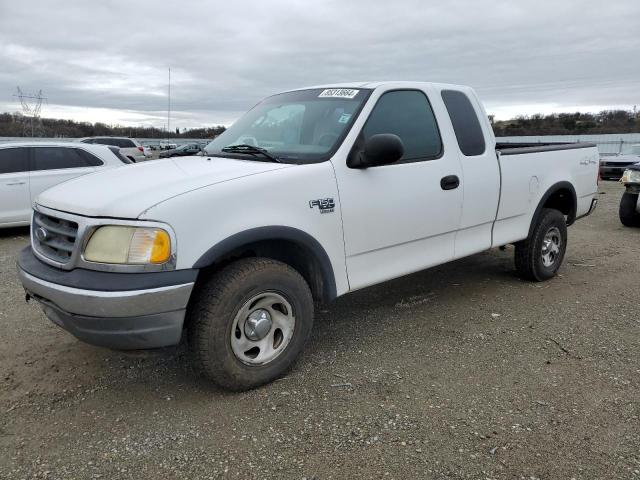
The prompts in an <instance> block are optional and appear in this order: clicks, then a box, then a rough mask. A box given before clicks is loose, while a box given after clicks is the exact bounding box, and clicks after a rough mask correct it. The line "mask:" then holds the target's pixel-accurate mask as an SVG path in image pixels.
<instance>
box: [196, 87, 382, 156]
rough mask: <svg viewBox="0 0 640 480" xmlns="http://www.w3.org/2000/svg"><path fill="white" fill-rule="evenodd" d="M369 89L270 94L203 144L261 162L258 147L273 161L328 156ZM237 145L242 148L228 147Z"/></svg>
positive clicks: (209, 152)
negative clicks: (274, 159) (271, 157)
mask: <svg viewBox="0 0 640 480" xmlns="http://www.w3.org/2000/svg"><path fill="white" fill-rule="evenodd" d="M370 93H371V90H369V89H363V88H357V89H355V88H318V89H309V90H298V91H294V92H287V93H281V94H278V95H274V96H272V97H269V98H267V99H265V100H263V101H262V102H260V103H259V104H258V105H256V106H255V107H254V108H252V109H251V110H250V111H249V112H247V113H246V114H245V115H243V116H242V117H241V118H240V119H239V120H238V121H237V122H236V123H234V124H233V125H232V126H231V127H229V128H228V129H227V130H226V131H225V132H224V133H223V134H221V135H220V136H219V137H217V138H216V139H215V140H213V141H212V142H211V143H209V144H208V145H207V146H206V147H205V153H206V154H207V155H214V156H217V157H231V158H242V159H247V160H260V161H264V160H265V157H264V156H258V155H255V153H253V154H252V152H251V149H250V147H249V146H251V147H256V149H261V150H263V151H265V152H266V153H268V154H270V155H271V156H273V157H275V158H277V161H281V162H286V163H317V162H323V161H325V160H328V159H329V158H330V157H331V155H333V153H334V152H335V150H337V148H338V147H339V145H340V143H341V142H342V140H343V139H344V137H345V136H346V134H347V133H348V132H349V129H350V128H351V125H352V124H353V122H354V120H355V118H356V117H357V116H358V113H359V112H360V109H361V108H362V106H363V105H364V102H365V101H366V99H367V98H368V97H369V94H370ZM234 145H242V146H244V148H228V147H233V146H234Z"/></svg>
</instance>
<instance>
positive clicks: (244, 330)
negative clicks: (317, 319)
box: [187, 258, 313, 390]
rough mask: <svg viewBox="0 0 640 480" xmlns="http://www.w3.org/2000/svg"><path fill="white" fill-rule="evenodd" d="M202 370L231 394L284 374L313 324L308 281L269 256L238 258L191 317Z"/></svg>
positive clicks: (207, 288) (203, 294) (206, 289)
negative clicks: (267, 257)
mask: <svg viewBox="0 0 640 480" xmlns="http://www.w3.org/2000/svg"><path fill="white" fill-rule="evenodd" d="M188 315H189V316H188V319H187V321H188V324H187V325H188V329H189V332H188V333H189V343H190V347H191V350H192V352H193V354H194V358H195V361H196V364H197V366H198V367H199V369H200V370H201V371H202V372H203V373H204V375H205V376H207V377H209V378H210V379H211V380H213V381H214V382H215V383H217V384H218V385H220V386H222V387H224V388H227V389H229V390H246V389H249V388H254V387H257V386H259V385H262V384H264V383H267V382H270V381H272V380H274V379H276V378H278V377H280V376H281V375H282V374H284V373H285V372H286V371H287V370H288V369H289V368H290V367H291V365H292V364H293V362H294V361H295V359H296V358H297V357H298V355H299V354H300V353H301V352H302V350H303V348H304V345H305V343H306V341H307V340H308V338H309V336H310V333H311V327H312V325H313V299H312V296H311V291H310V289H309V286H308V285H307V283H306V281H305V280H304V278H302V276H301V275H300V274H299V273H298V272H297V271H296V270H294V269H293V268H291V267H289V266H288V265H286V264H284V263H281V262H277V261H275V260H271V259H266V258H250V259H243V260H239V261H237V262H235V263H232V264H230V265H228V266H227V267H225V268H224V269H223V270H221V271H220V272H218V273H217V274H215V275H213V276H212V277H211V278H209V279H208V280H206V281H205V282H204V283H203V284H202V285H200V286H199V289H198V291H197V293H196V296H195V299H194V302H193V304H192V306H191V307H190V309H189V314H188Z"/></svg>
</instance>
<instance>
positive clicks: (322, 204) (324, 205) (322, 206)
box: [309, 198, 336, 213]
mask: <svg viewBox="0 0 640 480" xmlns="http://www.w3.org/2000/svg"><path fill="white" fill-rule="evenodd" d="M313 207H318V210H320V213H331V212H333V210H334V209H335V207H336V204H335V202H334V201H333V198H318V199H317V200H309V208H313Z"/></svg>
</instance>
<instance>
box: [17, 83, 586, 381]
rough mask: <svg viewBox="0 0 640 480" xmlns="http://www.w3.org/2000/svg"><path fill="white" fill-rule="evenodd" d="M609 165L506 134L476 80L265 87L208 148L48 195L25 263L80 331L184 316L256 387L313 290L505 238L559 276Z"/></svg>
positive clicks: (207, 351)
mask: <svg viewBox="0 0 640 480" xmlns="http://www.w3.org/2000/svg"><path fill="white" fill-rule="evenodd" d="M125 170H126V171H125ZM597 177H598V151H597V149H596V148H595V146H593V145H590V144H546V145H545V144H542V145H541V144H535V145H517V146H514V145H496V142H495V138H494V135H493V132H492V129H491V125H490V124H489V122H488V120H487V116H486V114H485V112H484V110H483V107H482V105H481V103H480V102H479V100H478V98H477V96H476V95H475V93H474V91H473V90H472V89H471V88H468V87H463V86H456V85H442V84H434V83H418V82H393V83H389V82H387V83H358V84H347V85H333V86H321V87H314V88H306V89H300V90H295V91H289V92H285V93H281V94H278V95H274V96H272V97H269V98H267V99H265V100H263V101H262V102H260V103H259V104H258V105H256V106H255V107H254V108H253V109H252V110H251V111H249V112H248V113H247V114H245V115H244V116H243V117H242V118H241V119H240V120H238V121H237V122H236V123H235V124H234V125H233V126H232V127H230V128H229V129H228V130H227V131H226V132H225V133H224V134H222V135H220V136H219V137H218V138H216V139H215V140H214V141H212V142H211V143H210V144H209V145H208V146H207V147H206V152H205V155H204V156H202V157H177V158H170V159H166V160H159V161H155V162H147V163H144V164H138V165H132V166H131V168H127V169H121V170H120V169H118V170H113V171H107V172H103V173H96V174H92V175H88V176H86V177H82V178H80V179H77V180H72V181H70V182H67V183H65V184H64V185H60V186H58V187H54V188H52V189H51V190H48V191H46V192H44V193H43V194H41V195H40V196H39V198H37V200H36V204H35V206H34V213H33V223H32V232H31V247H28V248H26V249H25V250H24V251H22V253H21V255H20V257H19V261H18V272H19V276H20V279H21V281H22V284H23V285H24V288H25V290H26V292H27V298H34V299H36V300H37V301H38V302H40V303H41V305H42V307H43V309H44V311H45V312H46V315H47V316H48V317H49V319H51V320H52V321H53V322H55V323H56V324H58V325H60V326H61V327H63V328H65V329H66V330H68V331H69V332H71V333H72V334H74V335H75V336H77V337H78V338H80V339H81V340H84V341H86V342H89V343H93V344H95V345H101V346H106V347H110V348H114V349H138V348H152V347H163V346H169V345H175V344H178V343H179V342H180V340H181V338H182V336H183V333H185V332H186V337H187V338H188V341H189V344H190V348H191V349H192V351H193V353H194V355H193V357H194V360H195V361H196V362H197V364H198V366H199V367H200V368H201V370H202V371H203V373H204V374H205V375H206V376H208V377H209V378H211V379H212V380H214V381H215V382H217V383H218V384H219V385H221V386H223V387H226V388H229V389H236V390H239V389H246V388H251V387H255V386H257V385H260V384H263V383H265V382H268V381H271V380H273V379H275V378H276V377H278V376H279V375H281V374H282V373H283V372H285V371H286V370H287V369H288V368H289V367H290V366H291V365H292V363H293V361H294V360H295V359H296V357H298V355H299V354H300V352H301V351H302V349H303V346H304V344H305V342H306V340H307V339H308V338H309V334H310V332H311V327H312V323H313V315H314V304H315V303H319V302H329V301H331V300H333V299H335V298H336V297H338V296H341V295H344V294H346V293H349V292H352V291H354V290H358V289H360V288H364V287H367V286H369V285H373V284H377V283H380V282H384V281H386V280H389V279H392V278H396V277H399V276H402V275H406V274H409V273H412V272H415V271H418V270H422V269H426V268H429V267H432V266H434V265H438V264H442V263H446V262H449V261H451V260H454V259H457V258H460V257H465V256H468V255H472V254H474V253H477V252H481V251H483V250H487V249H490V248H492V247H499V246H503V245H506V244H514V245H515V266H516V269H517V270H518V271H519V272H520V274H521V275H522V276H524V277H526V278H528V279H531V280H534V281H542V280H547V279H550V278H551V277H553V276H554V275H555V274H556V272H557V270H558V268H559V267H560V265H561V263H562V259H563V256H564V253H565V248H566V246H567V225H571V224H572V223H573V222H574V221H575V220H576V219H577V218H579V217H582V216H584V215H588V214H589V213H591V211H592V210H593V209H594V207H595V205H596V199H595V194H596V191H597Z"/></svg>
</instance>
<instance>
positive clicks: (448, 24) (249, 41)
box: [0, 0, 640, 128]
mask: <svg viewBox="0 0 640 480" xmlns="http://www.w3.org/2000/svg"><path fill="white" fill-rule="evenodd" d="M639 53H640V0H614V1H610V2H603V1H595V0H594V1H589V0H580V1H577V0H576V1H571V0H556V1H546V0H536V1H524V0H519V1H515V0H505V1H502V0H494V1H482V0H461V1H452V2H445V1H442V0H440V1H437V2H436V1H429V0H425V1H422V0H416V1H410V0H408V1H398V0H396V1H393V2H392V1H382V0H380V1H376V0H363V1H349V0H336V1H323V0H319V1H313V2H311V1H302V0H300V1H258V0H254V1H242V0H234V1H228V2H222V1H216V2H213V1H188V0H183V1H180V2H158V1H157V0H153V1H152V0H148V1H147V0H140V1H135V0H130V1H108V0H101V1H87V0H79V1H73V0H66V1H64V2H62V1H32V0H20V1H10V0H0V111H18V110H19V109H20V108H19V104H18V103H17V100H16V99H15V98H14V97H12V94H13V93H15V89H16V86H17V85H19V86H20V87H22V89H23V90H24V91H29V92H32V91H37V90H39V89H42V90H43V92H44V94H45V95H46V96H47V97H48V102H47V104H45V105H44V106H43V112H42V114H43V116H45V117H58V118H73V119H77V120H87V121H91V122H96V121H103V122H106V123H120V124H137V125H154V126H156V127H161V128H162V127H163V124H165V123H166V110H167V69H168V67H171V99H172V110H173V111H172V121H171V122H172V127H175V126H178V127H181V128H184V127H200V126H203V125H207V126H208V125H216V124H230V123H232V122H233V121H234V120H235V119H236V118H237V117H238V116H239V115H240V114H241V113H242V112H243V111H245V110H246V109H248V108H250V107H251V106H253V105H254V104H255V103H256V102H257V101H258V100H260V98H262V97H264V96H267V95H270V94H273V93H277V92H278V91H282V90H286V89H290V88H296V87H301V86H306V85H316V84H322V83H336V82H348V81H367V80H424V81H437V82H451V83H459V84H468V85H471V86H473V87H475V88H476V89H477V91H478V93H479V94H480V96H481V98H482V100H483V101H484V103H485V105H486V107H487V110H488V112H489V113H490V114H491V113H493V114H496V116H497V117H498V118H510V117H512V116H514V115H517V114H531V113H535V112H542V113H547V112H551V111H576V110H582V111H598V110H601V109H604V108H627V109H629V108H632V107H633V105H634V104H639V105H640V62H639V61H638V54H639Z"/></svg>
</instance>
